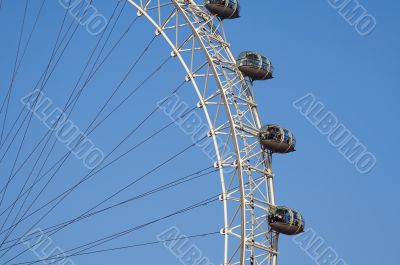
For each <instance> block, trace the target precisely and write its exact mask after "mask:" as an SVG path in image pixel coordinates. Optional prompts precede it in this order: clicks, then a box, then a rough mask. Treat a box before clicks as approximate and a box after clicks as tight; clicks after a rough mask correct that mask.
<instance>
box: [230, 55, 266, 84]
mask: <svg viewBox="0 0 400 265" xmlns="http://www.w3.org/2000/svg"><path fill="white" fill-rule="evenodd" d="M236 64H237V67H238V68H239V70H240V71H241V72H242V73H243V75H245V76H248V77H250V78H251V79H253V80H266V79H271V78H272V74H273V66H272V64H271V61H270V60H269V59H268V58H266V57H264V56H262V55H261V54H259V53H256V52H242V53H240V54H239V57H238V59H237V60H236Z"/></svg>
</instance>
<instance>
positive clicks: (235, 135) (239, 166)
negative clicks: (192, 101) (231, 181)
mask: <svg viewBox="0 0 400 265" xmlns="http://www.w3.org/2000/svg"><path fill="white" fill-rule="evenodd" d="M127 1H129V2H130V3H131V4H132V6H134V7H135V8H136V9H137V10H138V12H140V14H141V15H144V16H145V17H146V18H147V20H148V21H149V22H150V23H151V24H153V26H154V27H155V28H156V32H157V33H158V34H160V35H162V36H163V37H164V39H165V40H166V42H167V43H168V45H169V46H170V47H171V48H172V49H173V52H174V55H175V56H176V57H177V58H178V59H179V61H180V63H181V65H182V66H183V68H184V70H185V71H186V73H187V75H188V76H191V74H192V73H191V71H190V70H189V69H190V68H189V66H188V64H187V63H186V61H185V60H184V58H183V57H182V55H181V53H180V52H179V51H178V50H176V49H175V45H174V43H173V41H172V40H171V39H170V38H169V36H168V35H167V34H165V32H164V31H163V30H162V29H161V28H160V27H159V25H158V24H157V22H156V19H154V18H152V17H151V16H150V15H149V14H148V12H147V11H146V10H145V9H144V8H142V7H141V6H140V5H139V4H137V3H136V2H135V1H134V0H127ZM150 1H151V0H149V1H148V2H150ZM170 1H171V2H172V3H173V4H174V5H175V7H176V9H177V10H179V11H180V14H181V15H182V16H183V17H184V18H185V19H186V21H187V23H188V24H189V25H190V27H191V29H192V31H193V34H194V35H195V36H196V38H197V40H198V41H199V43H200V44H201V45H202V48H203V52H204V53H205V55H206V57H207V58H208V61H209V64H210V66H211V68H212V71H213V72H214V77H215V80H216V82H217V84H218V86H219V89H220V91H221V97H222V99H223V101H224V106H225V110H226V114H227V117H228V122H229V124H230V127H231V132H232V139H233V143H234V149H235V155H236V163H237V164H236V168H237V171H238V180H239V188H240V200H241V202H240V203H241V205H242V207H241V248H240V252H241V254H240V257H241V261H240V264H245V251H246V240H248V239H247V238H246V232H245V231H246V225H247V222H246V212H245V205H246V198H245V193H244V183H243V166H242V158H241V152H242V150H241V149H240V147H239V144H238V133H237V128H236V125H235V122H234V120H233V115H232V110H231V108H230V104H229V103H228V98H227V94H226V91H225V90H224V86H223V84H222V81H221V80H220V78H219V76H218V73H217V70H216V65H215V61H214V60H213V58H212V56H211V55H210V54H209V52H208V51H207V48H206V45H205V44H204V43H203V42H202V39H201V38H200V36H199V34H198V32H197V31H196V30H195V27H194V25H193V24H192V23H191V21H190V19H189V18H188V16H187V14H186V13H185V11H184V10H183V9H182V8H181V4H190V5H193V6H198V5H197V4H196V3H195V2H194V0H184V1H180V0H170ZM140 2H142V1H140ZM183 2H186V3H183ZM213 17H214V18H215V17H216V16H213ZM225 50H226V52H227V53H228V54H229V57H230V58H229V59H230V61H231V62H232V63H233V64H235V65H236V60H235V57H234V56H233V55H232V52H231V50H230V49H229V47H228V46H226V47H225ZM238 72H239V71H238ZM239 75H240V77H239V79H241V80H244V77H243V76H242V75H241V73H240V72H239ZM190 82H191V83H192V85H193V88H194V90H195V92H196V94H197V96H198V98H199V100H202V96H201V90H200V89H199V86H198V84H197V82H196V80H195V78H190ZM242 87H243V91H245V90H246V89H248V87H247V86H245V85H244V84H243V85H242ZM252 100H253V99H252ZM253 101H254V100H253ZM202 108H203V111H204V115H205V117H206V120H207V123H208V126H209V128H210V131H214V130H215V128H214V126H213V123H212V121H211V118H210V114H209V111H208V109H207V105H206V104H204V105H203V106H202ZM249 108H251V110H252V114H253V116H254V119H255V121H256V123H257V126H258V127H259V128H261V122H260V119H259V115H258V112H257V108H256V106H255V105H251V104H249ZM210 136H211V138H212V140H213V144H214V149H215V154H216V157H217V159H218V161H221V155H220V152H219V146H218V141H217V138H216V135H215V134H211V135H210ZM260 149H261V147H260ZM219 172H220V181H221V188H222V194H223V195H225V194H226V193H227V190H226V188H225V176H224V170H223V167H222V166H220V167H219ZM268 189H269V190H268V191H269V192H268V195H269V197H270V198H269V199H270V203H271V204H275V196H274V189H273V182H272V177H269V178H268ZM222 201H223V208H224V227H225V228H228V227H229V224H228V222H229V220H228V200H226V199H223V200H222ZM223 235H224V242H225V247H224V265H228V264H229V260H228V256H229V255H228V251H229V250H228V249H229V233H228V232H225V233H223ZM276 240H277V238H276ZM274 256H275V257H273V258H272V263H271V264H273V265H275V264H276V254H275V255H274Z"/></svg>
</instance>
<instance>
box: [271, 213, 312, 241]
mask: <svg viewBox="0 0 400 265" xmlns="http://www.w3.org/2000/svg"><path fill="white" fill-rule="evenodd" d="M268 222H269V225H270V226H271V228H272V229H273V230H274V231H276V232H278V233H282V234H285V235H297V234H300V233H302V232H304V227H305V220H304V218H303V216H302V215H301V214H300V213H299V212H297V211H295V210H293V209H290V208H288V207H285V206H274V207H271V208H270V211H269V213H268Z"/></svg>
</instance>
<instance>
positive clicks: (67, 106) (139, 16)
mask: <svg viewBox="0 0 400 265" xmlns="http://www.w3.org/2000/svg"><path fill="white" fill-rule="evenodd" d="M17 2H18V3H17ZM93 2H94V3H93ZM96 2H99V1H61V0H60V1H54V2H51V1H48V0H41V1H30V0H23V1H3V3H2V9H3V10H4V9H8V10H9V12H8V13H7V14H6V13H5V12H1V14H0V16H2V17H3V18H4V17H5V16H8V17H7V20H8V21H12V23H10V25H4V24H3V26H2V27H3V29H2V30H3V31H4V32H5V33H4V34H3V36H5V37H4V39H2V40H1V42H2V44H1V52H2V54H7V57H4V58H5V59H4V62H7V63H5V64H4V65H6V66H7V67H6V66H4V67H2V71H3V72H5V73H7V74H5V75H3V77H4V78H3V77H2V80H1V87H2V89H1V102H0V103H1V116H0V118H1V119H0V126H1V138H0V159H1V160H0V163H1V164H0V167H1V187H0V188H1V191H0V218H1V219H0V225H1V229H0V263H1V264H37V263H40V264H42V263H43V264H55V263H57V262H60V261H65V260H66V258H68V257H71V258H74V257H80V256H82V257H83V258H85V261H86V262H87V263H89V264H90V257H91V256H92V255H98V254H99V253H100V254H101V253H106V254H104V255H107V256H108V257H112V256H113V255H119V254H118V253H120V252H122V251H131V250H128V249H132V248H135V245H129V244H126V242H127V241H124V240H126V238H127V236H130V235H132V234H133V233H141V231H142V230H146V229H151V228H152V227H153V226H156V225H158V224H160V223H162V222H169V221H170V219H172V220H177V219H178V220H179V219H180V218H182V219H181V220H182V222H183V223H184V224H186V225H188V226H190V223H191V221H190V220H194V219H196V220H197V221H196V225H193V226H192V227H191V231H193V233H192V234H191V236H187V238H190V237H193V238H195V237H213V238H214V239H211V240H217V242H218V245H219V248H216V249H215V257H217V259H218V260H217V262H219V264H224V265H235V264H240V265H244V264H251V265H261V264H269V265H277V264H278V257H279V253H280V251H285V250H284V249H280V248H278V245H279V237H281V236H282V235H283V236H293V235H297V234H300V233H302V232H303V231H304V227H305V220H304V218H303V216H302V215H301V214H300V213H299V212H297V211H295V210H293V209H291V208H288V207H286V206H283V205H281V204H278V203H277V198H276V197H277V194H276V192H275V188H274V176H275V175H274V173H273V168H272V159H273V157H274V158H276V159H279V157H280V156H281V155H282V154H289V153H291V152H294V151H295V146H296V140H295V136H294V133H292V132H291V131H290V130H288V129H286V128H284V127H282V126H281V125H277V124H266V123H263V121H262V120H266V121H267V122H268V119H263V115H262V114H260V113H259V112H258V105H257V97H256V95H257V87H258V86H259V85H260V84H261V83H263V82H268V80H269V79H272V78H273V75H274V68H273V65H272V62H271V61H270V60H269V59H268V57H267V54H264V52H265V51H263V52H259V51H243V52H242V53H240V54H237V55H234V53H233V52H232V51H231V45H234V44H232V43H230V42H229V39H228V37H227V36H226V35H227V34H226V33H225V30H224V27H229V20H240V19H245V18H243V17H241V9H240V3H239V1H237V0H229V1H228V0H205V1H200V0H198V1H194V0H121V1H116V0H115V1H104V3H101V2H100V3H96ZM105 2H107V3H105ZM91 5H94V6H96V5H97V6H98V9H96V11H97V12H98V13H97V14H96V13H91V12H94V10H92V9H90V6H91ZM3 10H2V11H3ZM54 10H56V11H55V12H53V11H54ZM100 13H101V17H100V15H99V14H100ZM103 16H104V17H105V18H107V23H106V24H104V27H102V26H103V25H102V21H101V18H102V17H103ZM0 18H1V17H0ZM100 27H101V29H100V30H97V29H98V28H100ZM88 32H89V33H90V34H88ZM266 50H268V47H266ZM4 56H5V55H4ZM72 135H74V136H73V137H72ZM290 155H292V154H290ZM293 155H295V154H293ZM127 168H129V172H126V171H127V170H126V169H127ZM127 173H129V174H127ZM105 176H106V177H105ZM197 181H200V182H201V183H196V182H197ZM186 185H187V186H186ZM197 187H199V188H197ZM200 187H201V188H200ZM205 187H207V188H205ZM164 192H167V194H169V195H165V196H164V197H162V196H161V195H162V194H163V193H164ZM169 192H171V193H169ZM180 192H181V194H180ZM178 194H179V195H178ZM278 195H279V194H278ZM152 196H160V199H158V200H157V201H152V200H151V198H150V197H152ZM147 198H150V199H149V200H147ZM157 198H159V197H157ZM175 200H177V201H178V202H176V201H175ZM280 201H284V198H280ZM135 203H137V204H139V206H137V208H135V209H133V208H130V207H131V205H133V204H135ZM182 205H183V206H182ZM209 207H211V210H209V212H207V209H208V208H209ZM143 209H144V210H143ZM142 210H143V211H142ZM196 211H203V213H202V214H201V215H200V214H199V215H195V216H192V215H190V214H191V212H196ZM200 216H202V217H203V219H202V220H200V221H199V218H201V217H200ZM207 216H212V217H210V218H208V217H207ZM111 219H112V220H113V224H112V225H109V224H110V220H111ZM115 219H118V220H115ZM114 222H116V223H117V224H114ZM171 222H172V223H173V222H174V221H171ZM198 222H200V223H201V225H198V224H197V223H198ZM79 225H81V226H79ZM110 226H113V227H112V228H110ZM183 226H184V225H183ZM210 227H211V229H210ZM39 228H40V229H39ZM154 229H156V228H154ZM207 229H210V230H207ZM143 233H145V232H143ZM57 236H59V237H60V238H65V237H69V238H71V241H69V243H68V244H66V245H67V246H66V247H64V248H63V251H62V254H61V253H51V254H47V255H45V256H40V255H39V256H38V255H36V256H34V255H32V253H31V252H32V251H31V250H32V249H35V246H40V245H41V243H42V241H43V240H44V238H56V237H57ZM124 238H125V239H124ZM141 238H143V237H141ZM215 238H217V239H215ZM131 239H132V238H131ZM118 240H120V241H118ZM169 240H171V239H169ZM161 241H162V240H161ZM161 241H159V242H154V237H149V238H148V241H143V240H142V241H141V242H135V244H136V243H137V244H138V245H141V244H143V245H150V246H149V247H151V245H153V244H157V243H162V242H161ZM25 242H29V244H30V246H29V248H27V247H26V244H25ZM74 242H75V244H73V243H74ZM113 242H117V243H116V245H113V244H111V243H113ZM118 242H119V245H118ZM164 242H165V241H164ZM138 245H136V246H138ZM124 249H125V250H124ZM118 251H120V252H118ZM114 252H118V253H114ZM146 262H147V263H150V264H151V262H149V261H146Z"/></svg>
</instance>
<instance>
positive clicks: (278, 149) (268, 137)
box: [259, 125, 296, 153]
mask: <svg viewBox="0 0 400 265" xmlns="http://www.w3.org/2000/svg"><path fill="white" fill-rule="evenodd" d="M259 139H260V142H261V144H262V146H263V147H264V148H265V149H268V150H271V151H272V152H273V153H289V152H293V151H295V145H296V140H295V139H294V136H293V134H292V133H291V132H290V131H289V130H287V129H284V128H282V127H280V126H278V125H266V126H264V127H262V128H261V130H260V132H259Z"/></svg>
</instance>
